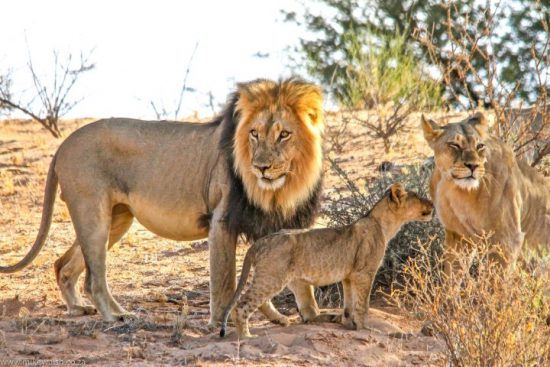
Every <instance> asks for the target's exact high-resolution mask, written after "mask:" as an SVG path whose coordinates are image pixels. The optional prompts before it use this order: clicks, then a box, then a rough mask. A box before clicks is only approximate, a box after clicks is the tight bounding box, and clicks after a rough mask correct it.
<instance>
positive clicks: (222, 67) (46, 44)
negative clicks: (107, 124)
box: [0, 0, 303, 118]
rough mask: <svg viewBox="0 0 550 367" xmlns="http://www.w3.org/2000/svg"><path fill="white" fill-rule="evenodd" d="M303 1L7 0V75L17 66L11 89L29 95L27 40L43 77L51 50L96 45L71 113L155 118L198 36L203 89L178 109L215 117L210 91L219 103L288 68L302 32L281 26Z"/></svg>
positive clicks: (3, 32) (170, 97)
mask: <svg viewBox="0 0 550 367" xmlns="http://www.w3.org/2000/svg"><path fill="white" fill-rule="evenodd" d="M297 7H299V5H297V4H296V2H295V1H294V0H277V1H274V0H272V1H264V0H256V1H253V0H226V1H223V0H217V1H216V0H200V1H199V0H197V1H183V0H181V1H168V0H161V1H115V0H111V1H103V0H94V1H79V0H72V1H71V0H63V1H40V0H33V1H31V0H11V1H3V2H2V6H1V11H2V16H1V19H0V72H3V71H6V70H8V69H11V70H12V74H13V82H14V85H13V88H12V89H13V92H14V95H16V96H18V95H21V93H23V94H22V95H23V96H26V97H27V99H28V98H30V97H31V94H30V90H29V88H30V87H31V86H32V84H31V80H30V78H29V75H28V71H27V67H26V62H27V44H28V48H29V49H30V52H31V55H32V59H33V64H34V66H35V68H36V69H37V70H38V71H39V72H40V73H42V74H43V76H44V77H46V76H51V74H52V73H53V56H52V51H53V50H58V51H59V52H60V53H61V54H66V53H68V52H72V53H73V54H75V55H77V56H78V54H79V52H80V51H81V50H82V51H88V50H91V49H94V51H93V54H92V60H93V61H94V62H95V63H96V68H95V70H93V71H91V72H89V73H87V74H85V75H83V76H82V77H81V80H80V81H79V83H78V85H77V86H76V87H75V89H74V90H73V96H74V98H80V97H84V98H85V99H84V100H83V101H82V102H81V103H80V104H79V105H78V106H77V107H75V109H74V110H73V111H72V112H71V113H70V115H69V116H71V117H77V116H78V117H81V116H82V117H83V116H89V117H98V118H100V117H110V116H127V117H136V118H153V117H154V113H153V111H152V109H151V107H150V105H149V101H150V100H153V101H155V103H157V104H160V103H164V104H165V106H166V107H167V109H168V110H173V108H174V106H175V104H176V100H177V98H178V96H179V88H180V86H181V85H182V81H183V78H184V76H185V69H186V67H187V64H188V61H189V58H190V56H191V54H192V52H193V49H194V47H195V44H196V43H197V42H198V48H197V51H196V54H195V57H194V59H193V61H192V64H191V70H190V74H189V77H188V81H187V86H188V87H191V88H195V89H196V90H197V92H196V93H186V94H185V95H184V97H183V105H182V112H180V116H186V115H190V114H191V113H192V112H193V111H195V110H198V111H199V112H200V113H201V115H203V116H204V115H209V114H210V108H209V107H207V105H208V92H209V91H212V93H213V94H214V96H215V99H216V103H221V102H224V101H225V98H226V96H227V94H228V93H229V92H230V91H231V90H232V88H233V86H234V85H235V82H236V81H246V80H250V79H255V78H258V77H267V78H274V79H276V78H279V77H280V76H289V75H290V74H291V71H290V69H289V68H288V65H289V61H288V54H287V52H285V48H286V47H287V46H289V45H291V44H295V43H296V42H297V41H298V37H299V35H300V34H301V32H303V31H301V30H300V29H298V28H297V27H296V26H294V25H292V24H288V23H284V22H283V21H282V18H283V17H282V15H281V13H280V9H282V8H285V9H289V8H297ZM258 51H260V52H262V53H269V57H267V58H258V57H255V56H254V54H255V53H257V52H258ZM46 80H47V79H46ZM26 93H27V94H26ZM217 110H219V109H218V108H217Z"/></svg>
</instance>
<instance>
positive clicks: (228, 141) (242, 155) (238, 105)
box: [218, 78, 323, 240]
mask: <svg viewBox="0 0 550 367" xmlns="http://www.w3.org/2000/svg"><path fill="white" fill-rule="evenodd" d="M266 110H268V111H275V110H284V111H286V113H290V114H294V117H296V120H297V121H299V123H298V126H297V127H296V131H297V134H298V141H299V142H300V148H299V149H298V154H297V156H296V157H295V158H294V160H293V163H292V164H293V173H292V174H291V175H289V177H288V180H287V182H286V183H285V185H284V186H283V187H282V188H281V189H280V190H276V191H271V190H262V189H261V188H260V187H258V184H257V179H256V178H255V177H254V175H253V174H252V173H251V170H250V165H251V151H250V147H249V145H248V140H247V139H248V129H247V126H248V124H249V123H250V121H251V119H252V118H253V117H254V116H255V115H256V114H257V113H259V112H261V111H266ZM218 119H219V121H220V123H222V124H224V125H223V130H222V137H221V140H220V148H221V152H222V155H223V156H224V158H225V159H226V161H227V167H228V171H229V172H228V175H229V177H230V193H229V198H228V203H227V211H226V213H225V216H224V223H225V225H226V226H227V228H228V230H229V231H230V232H231V233H234V234H242V235H244V236H245V238H247V239H251V240H255V239H258V238H260V237H262V236H265V235H267V234H269V233H272V232H275V231H278V230H280V229H282V228H304V227H308V226H310V225H311V224H313V221H314V218H315V215H316V212H317V210H318V207H319V201H320V196H321V186H322V185H321V183H322V147H321V138H322V131H323V113H322V93H321V91H320V89H319V88H318V87H316V86H314V85H312V84H309V83H306V82H304V81H302V80H300V79H297V78H290V79H287V80H283V81H280V82H279V83H276V82H273V81H270V80H263V79H260V80H255V81H252V82H249V83H243V84H239V85H238V88H237V91H236V92H235V93H233V94H232V95H231V96H230V98H229V103H228V105H227V107H226V109H225V111H224V112H223V113H222V115H221V116H219V117H218Z"/></svg>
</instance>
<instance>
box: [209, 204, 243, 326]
mask: <svg viewBox="0 0 550 367" xmlns="http://www.w3.org/2000/svg"><path fill="white" fill-rule="evenodd" d="M222 215H223V208H221V207H220V208H218V209H216V210H215V211H214V215H213V217H212V221H211V223H212V225H211V227H210V232H209V233H208V247H209V250H210V322H209V325H210V326H212V327H215V326H217V324H219V323H220V322H221V321H222V316H223V311H224V309H225V307H226V306H227V305H228V304H229V302H230V301H231V299H232V298H233V295H234V294H235V288H236V284H237V275H236V274H237V264H236V253H235V251H236V246H237V236H236V235H231V234H230V233H228V232H227V231H226V230H225V228H224V225H223V223H221V222H220V220H221V218H222Z"/></svg>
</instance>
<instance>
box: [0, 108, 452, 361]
mask: <svg viewBox="0 0 550 367" xmlns="http://www.w3.org/2000/svg"><path fill="white" fill-rule="evenodd" d="M338 118H339V117H338V116H332V117H330V116H329V121H330V123H331V124H334V125H337V124H338ZM90 121H91V120H85V119H84V120H77V121H66V122H64V124H63V125H64V129H63V132H64V134H65V136H67V135H68V134H69V133H70V132H71V131H72V130H74V129H76V128H77V127H78V126H81V125H83V124H85V123H88V122H90ZM417 125H418V119H417V118H416V117H413V118H412V119H411V121H410V123H409V124H408V129H407V130H406V131H405V132H404V133H402V134H400V135H399V136H397V138H396V139H394V142H395V144H394V146H393V147H392V151H391V152H390V153H384V151H383V148H382V147H383V146H382V144H381V142H378V141H375V140H373V139H372V138H370V137H369V136H367V135H365V131H362V130H361V129H360V128H358V127H353V126H352V127H350V128H349V130H348V131H346V132H345V134H344V135H345V138H343V139H341V140H342V141H343V142H344V144H343V146H342V147H341V150H340V151H339V152H334V147H333V146H332V145H333V144H334V143H333V142H332V143H331V142H329V141H328V139H327V143H326V151H330V153H329V154H330V156H331V157H333V158H337V159H338V160H339V161H340V162H341V163H342V167H343V168H344V169H345V170H346V171H347V172H349V173H350V174H351V176H352V177H354V178H356V179H357V180H364V179H368V178H369V177H373V176H374V175H376V168H377V166H378V165H379V164H380V163H381V162H383V161H385V160H390V161H392V162H396V163H398V164H403V163H410V162H412V161H422V160H423V159H425V158H426V157H427V155H428V154H430V152H429V149H428V147H427V145H426V144H424V143H423V141H422V138H421V136H420V135H419V134H418V129H417ZM331 131H333V130H329V132H328V134H332V133H331ZM60 142H61V140H56V139H53V138H51V137H50V136H49V135H48V133H47V132H45V131H43V130H41V129H40V127H39V126H38V125H37V124H35V123H32V122H21V121H11V122H0V200H1V202H0V262H1V263H2V264H3V265H5V264H7V263H14V262H16V261H18V260H19V259H20V258H21V257H22V256H24V254H25V253H26V252H27V251H28V249H29V248H30V246H31V244H32V242H33V241H34V236H35V235H36V231H37V229H38V224H39V221H40V215H41V205H42V204H41V203H42V195H43V185H44V181H45V176H46V171H47V168H48V164H49V161H50V159H51V157H52V155H53V153H54V152H55V149H56V147H57V146H58V145H59V144H60ZM339 184H341V183H339V181H338V178H337V177H335V176H333V175H331V173H330V172H329V171H327V177H326V180H325V187H326V191H327V192H330V190H331V189H332V188H334V187H336V186H338V185H339ZM73 238H74V232H73V229H72V225H71V222H70V217H69V215H68V212H67V210H66V207H65V205H64V204H63V203H62V202H61V201H60V200H59V199H58V200H57V201H56V208H55V213H54V222H53V225H52V228H51V230H50V235H49V237H48V241H47V243H46V246H45V248H44V250H43V251H42V252H41V254H40V255H39V256H38V257H37V259H36V260H35V261H34V263H33V264H32V265H31V266H29V267H28V268H27V269H25V270H23V271H21V272H19V273H16V274H11V275H4V274H2V275H0V365H1V364H2V361H3V360H19V361H22V360H27V359H40V360H65V361H68V360H79V361H83V362H84V363H86V364H90V365H105V366H117V365H126V364H129V363H131V364H135V365H138V366H140V365H143V366H156V365H159V366H164V365H219V366H221V365H250V366H432V365H433V366H438V365H443V364H444V355H443V347H442V345H443V344H442V342H441V341H439V340H437V339H436V338H434V337H427V336H423V335H421V334H420V332H419V329H420V325H419V324H418V323H417V322H415V321H413V320H411V319H409V318H407V317H405V316H403V315H401V314H400V313H399V312H397V311H396V310H394V309H392V308H389V307H386V306H384V305H383V304H382V303H380V302H376V300H375V301H374V305H373V307H372V308H371V311H370V314H369V316H370V321H369V329H368V330H363V331H349V330H346V329H344V328H343V327H342V326H340V325H338V324H329V323H325V324H307V325H306V324H301V323H300V322H299V318H298V316H296V310H295V306H294V305H293V304H292V303H290V304H279V307H281V308H282V309H283V312H287V313H289V314H291V315H293V321H294V322H293V324H292V325H291V326H289V327H287V328H283V327H280V326H276V325H272V324H270V323H268V322H266V321H265V320H264V319H263V318H262V317H261V316H260V315H259V314H256V315H255V316H254V317H253V319H252V331H253V333H255V334H258V335H259V337H258V338H256V339H253V340H245V341H238V340H236V338H235V335H234V333H230V334H229V336H228V337H226V338H224V339H220V338H219V337H218V336H217V335H218V330H213V331H211V330H208V329H207V328H206V324H207V320H208V246H207V244H206V242H205V241H199V242H174V241H169V240H166V239H164V238H160V237H158V236H155V235H154V234H152V233H150V232H148V231H147V230H145V229H144V228H143V227H142V226H141V225H139V224H138V223H136V224H134V225H133V227H132V228H131V230H130V231H129V233H128V234H127V235H125V236H124V238H123V239H122V241H121V242H120V243H119V244H118V245H117V246H115V247H114V248H113V249H112V250H111V251H110V252H109V256H108V269H109V271H108V278H109V284H110V286H111V289H112V292H113V294H114V295H115V297H116V298H117V299H118V300H119V301H120V302H121V304H122V305H123V306H124V307H126V308H127V309H129V310H131V311H133V312H134V313H135V314H136V315H137V316H138V318H137V319H136V320H130V321H128V322H116V323H104V322H102V321H101V318H100V317H99V316H87V317H69V316H67V315H66V313H65V307H64V304H63V302H62V300H61V297H60V295H59V292H58V290H57V285H56V282H55V277H54V272H53V262H54V261H55V259H56V258H57V257H59V256H60V255H61V254H62V253H63V252H64V251H65V250H66V249H67V248H69V246H70V245H71V243H72V241H73ZM246 249H247V246H246V245H244V244H240V245H239V247H238V257H239V258H238V260H239V266H240V264H241V261H242V258H243V256H244V253H245V252H246ZM21 363H22V362H21Z"/></svg>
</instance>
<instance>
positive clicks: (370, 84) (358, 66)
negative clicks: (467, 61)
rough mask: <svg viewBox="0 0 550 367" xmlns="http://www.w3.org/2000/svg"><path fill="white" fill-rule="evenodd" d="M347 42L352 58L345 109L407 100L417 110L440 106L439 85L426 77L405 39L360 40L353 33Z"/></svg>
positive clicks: (344, 94)
mask: <svg viewBox="0 0 550 367" xmlns="http://www.w3.org/2000/svg"><path fill="white" fill-rule="evenodd" d="M344 39H346V43H347V44H348V45H349V47H350V56H351V59H350V60H349V64H348V65H347V66H346V68H345V69H344V72H345V75H344V76H343V77H342V78H341V80H342V83H343V88H342V90H341V92H340V94H339V100H340V101H341V102H342V103H343V104H344V105H346V106H347V107H352V108H364V107H368V108H372V107H374V106H385V105H387V104H388V103H392V104H393V105H397V104H399V103H401V102H402V101H404V100H406V101H407V103H408V104H409V105H410V107H412V108H414V109H422V108H424V107H426V106H430V107H435V106H438V105H439V101H440V87H439V84H438V83H437V82H436V81H435V80H433V79H431V78H429V77H427V76H426V75H425V73H424V72H423V70H422V69H423V68H422V66H421V64H420V63H419V61H418V59H417V58H416V56H415V55H414V54H413V52H412V51H411V50H410V49H409V48H408V47H407V45H406V37H405V36H404V35H401V34H395V35H389V36H384V35H381V36H378V37H371V36H368V35H366V36H364V37H361V38H359V37H358V36H357V33H356V32H354V31H353V30H352V31H349V32H346V33H345V34H344Z"/></svg>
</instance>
